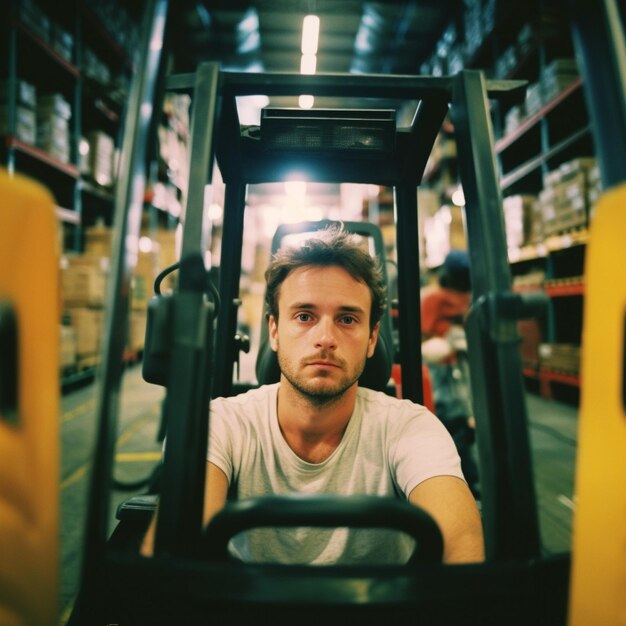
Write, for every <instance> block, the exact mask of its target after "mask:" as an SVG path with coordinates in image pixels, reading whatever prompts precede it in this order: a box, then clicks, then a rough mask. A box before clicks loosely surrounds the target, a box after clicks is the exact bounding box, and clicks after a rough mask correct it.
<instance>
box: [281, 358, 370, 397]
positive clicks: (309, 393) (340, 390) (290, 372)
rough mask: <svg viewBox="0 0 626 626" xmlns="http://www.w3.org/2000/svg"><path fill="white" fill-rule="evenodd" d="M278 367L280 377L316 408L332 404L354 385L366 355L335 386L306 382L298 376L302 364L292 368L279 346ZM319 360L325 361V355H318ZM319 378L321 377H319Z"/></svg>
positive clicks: (362, 368) (311, 381) (363, 367)
mask: <svg viewBox="0 0 626 626" xmlns="http://www.w3.org/2000/svg"><path fill="white" fill-rule="evenodd" d="M277 357H278V366H279V367H280V371H281V373H282V375H283V376H284V377H285V378H286V379H287V382H289V384H290V385H291V386H292V387H293V388H294V389H295V390H296V391H297V392H298V393H299V394H300V395H301V396H302V397H303V398H304V399H305V400H307V401H308V402H309V403H311V404H312V405H314V406H316V407H318V408H319V407H322V406H327V405H329V404H332V403H333V402H335V401H336V400H338V399H339V398H341V397H342V396H343V394H344V393H345V392H346V391H347V390H348V389H350V388H351V387H352V385H354V383H356V382H357V381H358V380H359V378H360V377H361V374H363V370H364V369H365V363H366V362H367V354H365V355H364V356H363V359H362V361H361V362H360V363H359V364H358V366H357V367H355V369H354V371H353V373H352V375H348V376H344V377H342V378H341V379H339V380H338V381H337V382H336V384H335V385H332V386H328V385H319V384H318V383H317V382H316V381H315V380H307V379H306V378H305V377H304V375H302V374H300V371H301V369H302V368H304V364H303V363H302V362H298V363H297V365H296V366H295V367H294V365H293V363H292V362H291V361H290V360H289V359H286V358H284V356H283V355H282V354H281V351H280V346H278V350H277ZM320 358H322V359H325V358H326V355H324V354H322V355H320ZM319 377H320V378H321V377H323V376H319Z"/></svg>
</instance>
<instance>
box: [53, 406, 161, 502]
mask: <svg viewBox="0 0 626 626" xmlns="http://www.w3.org/2000/svg"><path fill="white" fill-rule="evenodd" d="M158 410H159V407H154V408H153V409H151V410H150V411H148V412H147V413H145V414H144V416H143V417H140V418H139V419H138V420H136V421H134V422H133V423H132V424H131V425H130V426H129V427H128V428H127V429H126V430H125V431H124V432H122V433H121V434H120V436H119V437H118V438H117V441H116V442H115V446H116V447H120V446H122V445H123V444H124V443H126V442H127V441H128V439H130V437H132V436H133V435H134V434H135V433H136V432H137V431H138V430H140V429H141V428H143V427H144V426H145V425H146V423H147V422H148V421H149V420H151V419H154V418H155V416H158ZM133 454H150V455H154V458H152V457H151V458H143V459H134V460H142V461H149V460H150V461H158V460H160V459H161V453H160V452H148V453H146V452H143V453H141V452H139V453H132V452H126V453H124V452H119V453H118V454H117V455H116V459H117V457H119V456H120V455H129V457H130V455H133ZM128 460H130V458H129V459H128ZM89 467H90V463H85V464H84V465H81V466H80V467H79V468H78V469H77V470H75V471H74V472H72V473H71V474H70V475H69V476H68V477H67V478H66V479H65V480H62V481H61V484H60V487H59V488H60V489H61V491H63V489H66V488H67V487H69V486H70V485H73V484H74V483H76V482H78V481H79V480H80V479H81V478H82V477H83V476H85V474H86V473H87V471H88V470H89Z"/></svg>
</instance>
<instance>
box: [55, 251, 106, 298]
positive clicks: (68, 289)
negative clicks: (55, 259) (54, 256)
mask: <svg viewBox="0 0 626 626" xmlns="http://www.w3.org/2000/svg"><path fill="white" fill-rule="evenodd" d="M108 268H109V259H108V258H107V257H99V256H91V255H88V254H77V255H69V256H66V257H64V259H63V263H62V265H61V289H62V291H61V296H62V300H63V305H64V307H66V308H69V307H76V306H88V307H94V308H100V307H102V306H104V302H105V297H106V281H107V275H108Z"/></svg>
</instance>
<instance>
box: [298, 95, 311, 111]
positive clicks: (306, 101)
mask: <svg viewBox="0 0 626 626" xmlns="http://www.w3.org/2000/svg"><path fill="white" fill-rule="evenodd" d="M314 104H315V98H314V97H313V96H307V95H303V96H300V97H299V98H298V106H299V107H300V108H301V109H312V108H313V105H314Z"/></svg>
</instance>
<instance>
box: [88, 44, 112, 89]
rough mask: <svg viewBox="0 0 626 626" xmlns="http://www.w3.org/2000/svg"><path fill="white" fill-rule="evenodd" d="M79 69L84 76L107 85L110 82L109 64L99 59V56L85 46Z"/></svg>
mask: <svg viewBox="0 0 626 626" xmlns="http://www.w3.org/2000/svg"><path fill="white" fill-rule="evenodd" d="M81 70H82V72H83V74H84V76H85V77H86V78H90V79H91V80H93V81H95V82H97V83H99V84H100V85H103V86H105V87H106V86H108V85H109V83H110V82H111V70H110V69H109V66H108V65H107V64H106V63H104V62H103V61H101V60H100V57H99V56H98V55H97V54H96V53H95V52H94V51H93V50H92V49H91V48H85V52H84V54H83V59H82V64H81Z"/></svg>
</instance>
